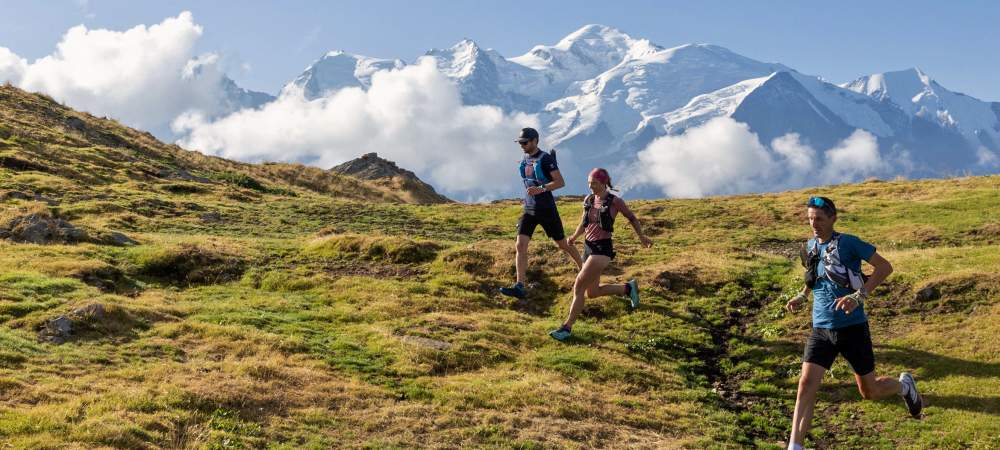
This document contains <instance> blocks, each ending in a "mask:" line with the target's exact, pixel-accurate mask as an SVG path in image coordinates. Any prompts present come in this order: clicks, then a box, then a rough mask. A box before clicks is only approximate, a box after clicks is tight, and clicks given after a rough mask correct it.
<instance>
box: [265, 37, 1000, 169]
mask: <svg viewBox="0 0 1000 450" xmlns="http://www.w3.org/2000/svg"><path fill="white" fill-rule="evenodd" d="M421 57H427V58H433V59H434V60H435V63H436V64H437V67H438V69H439V70H440V71H441V73H443V74H444V75H446V76H447V77H448V78H450V79H451V80H452V81H454V83H455V84H456V86H457V87H458V88H459V91H460V93H461V95H462V99H463V102H464V103H466V104H469V105H495V106H499V107H501V108H502V109H504V110H505V111H507V112H512V111H522V112H527V113H533V114H538V116H539V118H540V119H541V122H542V130H540V131H541V132H542V136H543V141H544V142H543V146H545V147H558V148H560V149H562V150H564V151H563V152H562V153H561V154H560V156H561V158H560V160H561V161H562V160H564V159H565V160H567V163H566V164H564V166H565V167H564V171H566V170H569V171H577V172H581V173H572V174H570V175H571V176H582V171H583V170H584V169H585V168H587V167H590V166H592V165H594V164H599V163H603V162H604V161H608V160H614V161H618V162H621V161H630V160H631V161H635V155H636V153H637V152H639V151H641V150H643V149H644V148H646V147H647V145H649V144H650V143H651V142H652V141H654V140H655V139H656V138H658V137H661V136H669V135H680V134H683V133H684V132H685V131H686V130H689V129H691V128H694V127H698V126H700V125H702V124H705V123H706V122H708V121H709V120H711V119H713V118H716V117H729V118H732V119H733V120H735V121H737V122H741V123H744V124H746V125H747V126H748V127H749V129H750V130H751V131H752V132H753V133H755V134H756V135H757V136H758V138H759V140H760V142H761V143H762V144H763V145H765V146H767V145H770V143H771V141H772V140H774V139H776V138H778V137H781V136H785V135H787V134H789V133H796V134H798V137H799V139H800V140H801V142H802V143H804V144H806V145H809V146H811V147H813V148H815V149H829V148H832V147H834V146H836V145H837V144H838V143H839V142H841V141H842V140H844V139H845V138H847V137H848V136H850V135H851V134H852V133H853V132H854V131H855V130H858V129H861V130H865V131H867V132H868V133H871V135H873V136H875V137H876V138H877V140H878V145H879V148H880V151H881V152H884V153H885V154H886V155H893V156H894V157H896V158H897V159H899V160H900V161H903V160H905V163H901V164H897V165H895V166H892V167H891V169H886V170H889V171H891V172H895V173H902V174H906V175H912V176H935V175H946V174H954V173H958V172H983V171H990V170H995V169H996V166H995V165H992V166H991V165H990V164H996V162H997V161H998V158H997V156H998V155H1000V103H997V102H994V103H989V102H984V101H980V100H977V99H975V98H972V97H969V96H966V95H963V94H959V93H955V92H952V91H949V90H947V89H945V88H944V87H942V86H941V85H939V84H938V83H936V82H934V81H933V80H931V79H930V77H929V76H927V75H926V74H924V73H923V72H921V71H919V70H916V69H910V70H905V71H900V72H888V73H883V74H874V75H869V76H865V77H861V78H859V79H857V80H855V81H852V82H850V83H845V84H843V85H839V86H838V85H836V84H833V83H830V82H828V81H826V80H824V79H822V78H820V77H817V76H810V75H805V74H802V73H799V72H797V71H795V70H794V69H792V68H789V67H787V66H784V65H782V64H779V63H768V62H761V61H757V60H754V59H751V58H747V57H745V56H742V55H739V54H736V53H734V52H732V51H730V50H727V49H725V48H723V47H719V46H715V45H708V44H687V45H681V46H678V47H672V48H665V47H662V46H659V45H657V44H655V43H652V42H650V41H648V40H646V39H639V38H634V37H632V36H629V35H628V34H626V33H623V32H621V31H619V30H616V29H614V28H611V27H607V26H602V25H587V26H584V27H582V28H580V29H579V30H577V31H575V32H573V33H570V34H569V35H567V36H566V37H565V38H563V39H562V40H560V41H559V42H558V43H556V44H555V45H537V46H535V47H534V48H532V49H531V50H530V51H529V52H527V53H525V54H523V55H520V56H516V57H512V58H507V57H504V56H503V55H501V54H500V53H498V52H497V51H495V50H492V49H484V48H481V47H480V46H479V45H477V44H476V43H475V42H473V41H472V40H469V39H463V40H462V41H460V42H458V43H457V44H455V45H454V46H452V47H450V48H447V49H433V50H430V51H428V52H427V53H426V54H425V55H423V56H421ZM404 65H405V63H404V62H403V61H401V60H398V59H378V58H370V57H365V56H360V55H352V54H349V53H345V52H342V51H334V52H330V53H328V54H326V55H324V56H323V57H322V58H320V59H319V60H317V61H316V62H314V63H313V64H312V65H310V66H309V67H308V68H307V69H306V70H305V71H304V72H303V73H302V74H301V75H300V76H299V77H297V78H296V79H295V80H293V81H292V82H290V83H288V84H287V85H286V86H285V87H284V88H283V89H282V94H281V95H303V96H304V97H305V98H307V99H315V98H319V97H322V96H323V95H326V94H328V93H330V92H332V91H335V90H337V89H341V88H344V87H360V88H362V89H366V88H368V87H369V86H370V84H371V76H372V74H373V73H375V72H377V71H380V70H391V69H399V68H401V67H404ZM563 155H566V156H565V157H564V156H563ZM988 163H990V164H988ZM608 165H610V164H608ZM895 173H885V174H883V175H885V176H891V175H893V174H895Z"/></svg>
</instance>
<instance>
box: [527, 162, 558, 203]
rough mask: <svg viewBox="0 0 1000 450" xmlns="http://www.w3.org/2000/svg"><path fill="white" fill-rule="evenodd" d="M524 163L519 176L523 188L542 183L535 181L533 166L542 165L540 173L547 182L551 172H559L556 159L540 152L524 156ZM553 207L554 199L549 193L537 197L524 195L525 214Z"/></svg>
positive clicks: (550, 177)
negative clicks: (522, 182) (522, 181)
mask: <svg viewBox="0 0 1000 450" xmlns="http://www.w3.org/2000/svg"><path fill="white" fill-rule="evenodd" d="M524 161H525V163H526V164H525V165H524V173H523V174H521V178H522V179H523V180H524V187H525V188H529V187H532V186H541V185H542V183H539V182H538V180H536V179H535V164H541V165H542V173H544V174H545V176H546V177H547V178H548V179H549V180H551V179H552V172H553V171H556V170H559V167H558V166H556V159H555V158H553V157H552V155H550V154H548V153H546V152H543V151H541V150H539V151H537V152H535V154H534V155H533V156H528V155H524ZM555 207H556V198H555V197H554V196H552V193H551V192H548V191H546V192H542V193H541V194H538V195H528V194H524V210H525V211H527V212H534V211H537V210H544V209H554V208H555Z"/></svg>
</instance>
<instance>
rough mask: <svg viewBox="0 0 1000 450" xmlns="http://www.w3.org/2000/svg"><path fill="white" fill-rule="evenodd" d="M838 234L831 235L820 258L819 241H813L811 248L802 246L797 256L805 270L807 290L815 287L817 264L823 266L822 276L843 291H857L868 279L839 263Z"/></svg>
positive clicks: (817, 278)
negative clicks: (843, 289)
mask: <svg viewBox="0 0 1000 450" xmlns="http://www.w3.org/2000/svg"><path fill="white" fill-rule="evenodd" d="M839 243H840V233H833V237H832V238H831V239H830V243H829V244H827V246H826V253H825V254H824V255H823V257H822V258H821V257H820V249H819V239H814V240H813V245H812V247H809V248H806V247H808V243H807V244H806V245H803V246H802V251H801V252H800V254H799V256H800V257H801V259H802V265H803V266H805V268H806V274H805V282H806V286H807V287H809V289H812V288H814V287H815V286H816V282H817V281H818V280H819V275H818V273H819V270H818V269H819V264H820V263H822V264H823V271H824V272H825V273H824V276H825V277H826V279H828V280H830V281H831V282H833V284H835V285H837V286H840V287H842V288H845V289H851V290H854V291H856V290H858V289H861V287H863V286H864V285H865V281H866V280H867V279H868V277H867V276H866V275H865V274H864V273H861V272H855V271H853V270H851V269H849V268H848V267H847V266H845V265H844V264H843V263H841V262H840V249H839V248H838V245H839Z"/></svg>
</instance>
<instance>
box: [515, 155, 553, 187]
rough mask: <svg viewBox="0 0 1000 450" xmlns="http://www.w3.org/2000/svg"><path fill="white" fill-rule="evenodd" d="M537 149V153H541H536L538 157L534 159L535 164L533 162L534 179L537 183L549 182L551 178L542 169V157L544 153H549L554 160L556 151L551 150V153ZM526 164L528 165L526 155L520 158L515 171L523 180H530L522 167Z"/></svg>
mask: <svg viewBox="0 0 1000 450" xmlns="http://www.w3.org/2000/svg"><path fill="white" fill-rule="evenodd" d="M538 151H539V153H541V155H538V158H537V159H535V164H534V169H535V181H537V182H538V183H539V185H545V184H549V182H550V181H552V180H550V179H549V177H547V176H545V171H544V170H542V158H544V157H545V155H549V156H551V157H552V160H553V161H555V158H556V157H555V153H556V151H555V150H552V153H551V154H548V153H545V150H538ZM527 166H528V157H527V156H525V157H524V158H521V165H520V166H519V167H518V169H517V171H518V173H519V174H520V176H521V178H523V179H525V180H530V179H531V178H528V177H526V176H524V168H525V167H527Z"/></svg>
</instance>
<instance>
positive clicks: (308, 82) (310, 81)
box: [281, 50, 406, 100]
mask: <svg viewBox="0 0 1000 450" xmlns="http://www.w3.org/2000/svg"><path fill="white" fill-rule="evenodd" d="M405 65H406V63H404V62H403V61H401V60H398V59H392V60H390V59H378V58H369V57H367V56H361V55H353V54H350V53H346V52H343V51H340V50H334V51H331V52H329V53H327V54H326V55H323V57H322V58H320V59H318V60H316V62H314V63H312V64H311V65H309V67H306V69H305V70H304V71H302V74H301V75H299V76H298V77H296V78H295V79H294V80H292V81H291V82H290V83H288V84H286V85H285V87H284V88H282V89H281V92H282V94H288V93H293V92H294V93H298V94H299V95H303V96H305V98H307V99H310V100H313V99H317V98H320V97H322V96H323V95H325V94H327V93H329V92H332V91H336V90H337V89H342V88H345V87H360V88H364V89H367V88H368V87H369V86H371V77H372V75H373V74H374V73H375V72H378V71H380V70H389V69H400V68H402V67H403V66H405Z"/></svg>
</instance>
